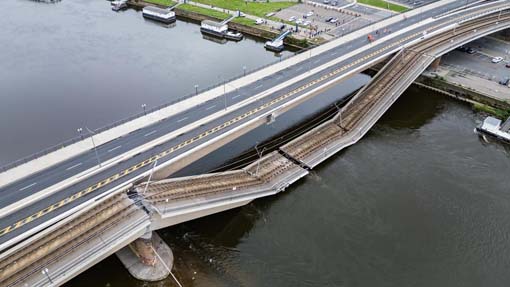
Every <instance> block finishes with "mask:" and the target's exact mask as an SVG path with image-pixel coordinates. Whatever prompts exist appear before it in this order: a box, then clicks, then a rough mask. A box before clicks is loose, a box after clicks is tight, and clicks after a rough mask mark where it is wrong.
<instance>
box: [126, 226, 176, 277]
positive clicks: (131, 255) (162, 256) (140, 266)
mask: <svg viewBox="0 0 510 287" xmlns="http://www.w3.org/2000/svg"><path fill="white" fill-rule="evenodd" d="M116 255H117V257H118V258H119V259H120V261H121V262H122V264H124V266H125V267H126V268H127V270H128V271H129V273H130V274H131V275H132V276H133V277H135V278H136V279H138V280H142V281H159V280H162V279H165V278H166V277H167V276H168V275H169V274H170V271H171V269H172V266H173V260H174V258H173V254H172V250H171V249H170V247H169V246H168V245H167V244H166V243H165V242H164V241H163V240H162V239H161V238H160V237H159V235H158V234H157V233H156V232H152V231H147V232H146V233H145V234H144V235H143V236H142V237H140V238H138V239H136V240H135V241H133V242H132V243H130V244H129V245H128V246H126V247H124V248H123V249H121V250H120V251H118V252H117V253H116Z"/></svg>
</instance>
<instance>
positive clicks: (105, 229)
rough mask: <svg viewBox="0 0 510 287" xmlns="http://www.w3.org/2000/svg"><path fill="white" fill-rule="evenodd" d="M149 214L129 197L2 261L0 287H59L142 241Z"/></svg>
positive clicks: (113, 199)
mask: <svg viewBox="0 0 510 287" xmlns="http://www.w3.org/2000/svg"><path fill="white" fill-rule="evenodd" d="M148 219H149V218H148V216H147V214H146V213H145V212H144V211H142V210H141V209H140V208H139V207H138V206H136V204H134V202H133V201H132V200H130V199H129V198H128V197H127V195H126V194H125V193H121V194H117V195H115V196H113V197H111V198H108V199H106V200H105V201H103V202H102V203H101V204H99V205H97V206H96V207H94V208H93V209H91V210H89V211H88V212H87V213H84V214H82V215H80V216H78V217H76V218H74V219H73V220H71V221H69V222H68V223H67V224H65V225H62V226H60V227H59V228H57V229H55V230H51V232H46V235H45V236H40V237H39V238H37V239H36V240H33V242H31V243H30V244H29V245H27V246H25V248H24V249H21V250H17V251H16V252H6V253H5V254H2V256H1V257H0V285H1V286H5V287H10V286H31V287H32V286H58V285H61V284H63V283H64V282H66V281H68V280H69V279H71V278H73V277H74V276H75V275H76V274H79V273H80V272H81V271H83V270H85V269H87V268H89V267H90V266H92V265H93V264H95V263H97V262H99V261H100V260H102V259H104V258H105V257H107V256H108V255H110V254H112V253H114V252H115V251H116V250H118V249H120V248H122V247H123V246H125V245H127V244H128V243H130V242H131V241H133V240H135V239H136V238H138V237H140V236H141V235H142V234H143V233H144V232H145V230H146V229H147V227H148V226H149V220H148Z"/></svg>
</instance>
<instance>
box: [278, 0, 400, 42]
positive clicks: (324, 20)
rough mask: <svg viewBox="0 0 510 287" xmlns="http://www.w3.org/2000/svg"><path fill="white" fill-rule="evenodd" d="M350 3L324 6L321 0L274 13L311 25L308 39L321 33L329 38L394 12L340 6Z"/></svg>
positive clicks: (355, 6) (306, 25) (365, 7)
mask: <svg viewBox="0 0 510 287" xmlns="http://www.w3.org/2000/svg"><path fill="white" fill-rule="evenodd" d="M347 4H349V2H346V1H339V2H338V3H337V5H336V6H332V5H323V3H322V2H317V4H314V2H308V3H307V4H297V5H294V6H292V7H289V8H287V9H283V10H281V11H279V12H278V13H276V14H275V15H274V16H275V17H278V18H280V19H283V20H285V21H292V22H294V23H296V22H297V24H299V25H302V26H305V27H307V28H309V29H310V31H308V32H307V33H308V35H306V36H307V37H309V38H311V37H314V36H321V37H323V38H325V39H330V38H333V37H339V36H342V35H344V34H347V33H349V32H352V31H355V30H358V29H360V28H361V27H364V26H366V25H368V24H371V23H374V22H377V21H379V20H381V19H384V18H386V17H389V16H391V15H393V14H392V13H391V12H388V11H383V10H379V9H374V8H371V7H367V6H364V5H359V4H356V5H351V6H349V7H347V8H344V9H342V8H341V7H343V6H345V5H347ZM342 5H343V6H342Z"/></svg>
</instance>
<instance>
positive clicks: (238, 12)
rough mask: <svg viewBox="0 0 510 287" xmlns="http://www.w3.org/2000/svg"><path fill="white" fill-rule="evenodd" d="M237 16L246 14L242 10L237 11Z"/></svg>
mask: <svg viewBox="0 0 510 287" xmlns="http://www.w3.org/2000/svg"><path fill="white" fill-rule="evenodd" d="M237 16H238V17H246V14H244V13H243V12H241V11H237Z"/></svg>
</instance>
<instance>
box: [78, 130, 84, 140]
mask: <svg viewBox="0 0 510 287" xmlns="http://www.w3.org/2000/svg"><path fill="white" fill-rule="evenodd" d="M76 131H77V132H78V133H79V134H80V138H81V139H82V140H83V134H82V133H81V132H82V131H83V129H82V128H78V129H77V130H76Z"/></svg>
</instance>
